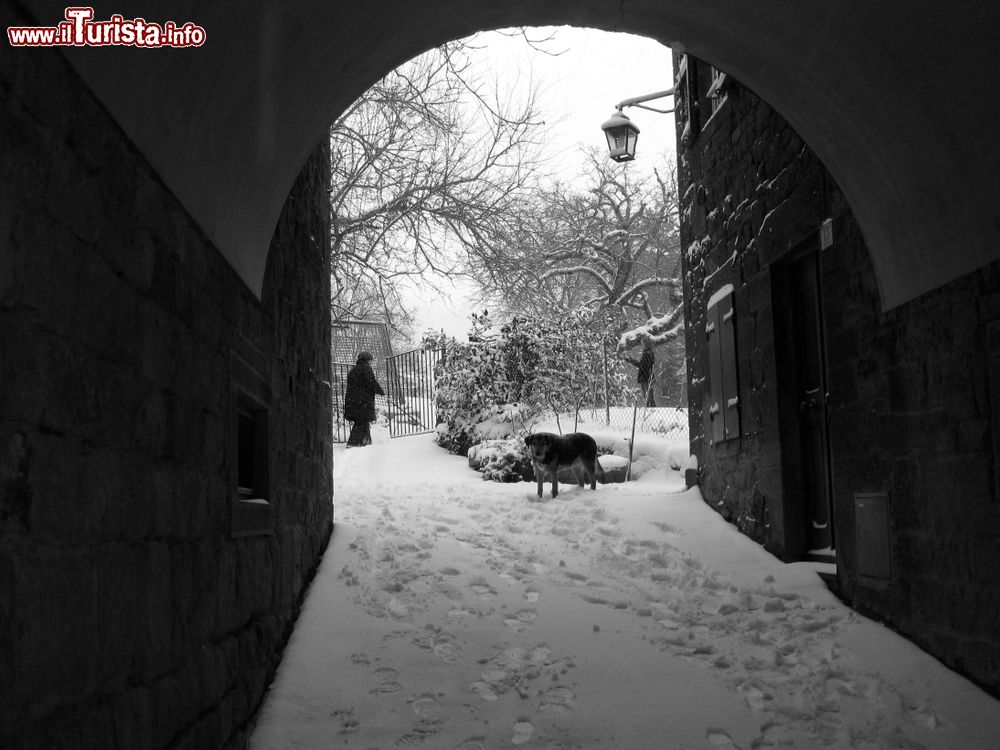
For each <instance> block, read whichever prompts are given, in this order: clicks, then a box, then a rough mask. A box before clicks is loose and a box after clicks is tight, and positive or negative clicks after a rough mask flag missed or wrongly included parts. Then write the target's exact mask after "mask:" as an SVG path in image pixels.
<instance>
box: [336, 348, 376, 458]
mask: <svg viewBox="0 0 1000 750" xmlns="http://www.w3.org/2000/svg"><path fill="white" fill-rule="evenodd" d="M371 361H372V355H371V354H370V353H369V352H361V353H360V354H358V361H357V363H356V364H355V365H354V367H352V368H351V370H350V372H348V373H347V390H346V391H345V392H344V419H346V420H347V421H349V422H351V434H350V435H349V436H348V437H347V446H348V447H349V448H350V447H355V446H360V445H371V442H372V432H371V423H372V422H374V421H375V394H378V395H379V396H384V395H385V392H384V391H383V390H382V386H380V385H379V384H378V381H377V380H376V379H375V372H374V371H373V370H372V365H371Z"/></svg>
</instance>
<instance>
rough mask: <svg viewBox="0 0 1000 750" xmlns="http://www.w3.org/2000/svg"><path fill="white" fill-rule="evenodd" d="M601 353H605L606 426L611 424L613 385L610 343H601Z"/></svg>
mask: <svg viewBox="0 0 1000 750" xmlns="http://www.w3.org/2000/svg"><path fill="white" fill-rule="evenodd" d="M601 353H602V354H603V355H604V426H605V427H608V426H610V424H611V387H610V385H609V383H608V345H607V343H606V342H605V343H603V344H602V345H601Z"/></svg>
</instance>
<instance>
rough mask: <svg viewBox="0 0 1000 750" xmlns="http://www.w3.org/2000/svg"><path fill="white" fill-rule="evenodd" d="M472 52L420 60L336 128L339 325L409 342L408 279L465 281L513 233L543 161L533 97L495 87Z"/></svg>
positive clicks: (450, 47)
mask: <svg viewBox="0 0 1000 750" xmlns="http://www.w3.org/2000/svg"><path fill="white" fill-rule="evenodd" d="M529 43H536V42H533V41H532V40H529ZM472 44H474V41H471V40H466V41H459V42H452V43H449V44H446V45H444V46H442V47H439V48H437V49H433V50H430V51H429V52H427V53H425V54H423V55H421V56H420V57H417V58H414V59H413V60H411V61H410V62H409V63H408V64H406V65H404V66H402V67H401V68H399V69H397V70H395V71H393V72H392V73H390V74H389V75H388V76H386V77H385V78H384V79H382V80H381V81H379V82H378V83H377V84H375V85H374V86H373V87H372V88H371V89H370V90H369V91H368V92H366V93H365V95H364V96H362V97H361V98H360V99H358V100H357V101H356V102H355V103H354V104H353V105H352V106H351V107H350V108H349V109H348V110H347V111H346V112H345V113H344V114H343V116H342V117H340V119H338V120H337V122H335V123H334V125H333V127H332V128H331V131H330V141H331V170H332V181H331V182H332V185H333V188H332V190H331V194H330V198H331V230H332V231H331V236H332V266H333V271H332V282H333V284H332V286H333V299H332V306H333V313H334V316H335V317H347V316H352V317H359V316H364V317H369V318H374V319H377V320H382V321H384V322H386V323H388V324H389V326H390V328H393V329H395V330H396V331H397V332H400V333H409V332H408V331H407V330H406V329H407V328H408V326H409V324H410V321H409V318H408V316H407V314H406V309H405V308H406V306H405V301H404V299H403V295H402V293H401V288H402V284H403V282H404V281H405V280H407V279H414V278H416V277H421V278H422V279H423V281H422V282H421V283H423V284H428V283H430V282H428V281H426V279H427V278H428V277H429V276H433V275H436V276H438V277H444V278H449V277H455V276H459V275H461V274H462V273H463V272H464V270H465V269H467V268H469V267H471V266H475V265H476V264H477V263H478V262H479V261H478V258H480V257H482V256H484V255H486V256H489V255H492V254H493V252H494V251H493V248H494V246H496V245H497V243H498V242H499V241H500V239H501V238H505V237H507V236H508V235H509V234H510V233H511V229H512V222H514V221H515V216H516V213H517V211H518V209H519V207H520V206H523V205H524V204H525V202H526V201H525V198H524V195H525V193H526V191H527V189H528V185H529V184H531V183H532V181H533V180H534V177H535V174H536V172H537V171H538V169H539V167H540V164H541V156H540V154H541V147H540V144H539V141H538V135H537V130H538V129H537V128H536V125H539V124H541V121H540V118H539V116H538V114H537V111H536V110H537V106H536V100H535V97H536V91H535V89H534V88H533V87H529V89H528V90H527V92H526V93H525V94H523V95H522V96H521V98H520V99H518V98H517V97H516V96H514V95H513V94H501V93H500V92H499V91H498V90H497V89H496V87H490V86H487V85H486V84H485V83H484V82H483V81H482V80H481V79H480V78H478V77H477V75H476V74H475V71H474V70H473V69H472V66H471V63H470V58H469V54H468V53H469V50H470V49H472V47H470V45H472Z"/></svg>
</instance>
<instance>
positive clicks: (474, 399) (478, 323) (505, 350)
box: [424, 312, 625, 481]
mask: <svg viewBox="0 0 1000 750" xmlns="http://www.w3.org/2000/svg"><path fill="white" fill-rule="evenodd" d="M472 322H473V327H472V331H471V333H470V334H469V341H468V343H460V342H458V341H456V340H455V339H454V338H448V337H444V336H442V335H439V336H433V335H429V336H425V340H424V343H425V346H434V347H438V348H443V349H444V350H445V356H444V358H443V359H442V362H441V364H440V365H439V366H438V373H437V383H436V385H437V407H438V414H439V415H440V417H441V419H442V423H441V424H440V425H439V426H438V434H437V437H436V442H437V443H438V444H439V445H441V446H442V447H443V448H445V449H447V450H448V451H450V452H452V453H456V454H459V455H468V451H469V449H470V448H471V447H472V446H474V445H477V444H479V443H480V442H482V441H483V440H485V439H502V438H507V437H510V436H513V435H519V436H520V435H523V434H525V433H526V432H527V431H528V429H529V427H530V425H531V424H533V423H534V421H536V420H537V419H538V418H539V416H540V415H541V414H543V413H549V414H553V413H554V414H559V413H566V412H571V413H572V412H575V411H577V410H578V409H579V408H580V407H581V406H582V405H583V403H584V401H585V400H586V399H587V398H588V397H592V396H593V394H594V392H595V389H597V388H599V389H600V390H601V392H602V393H601V395H602V396H603V395H604V390H605V378H604V369H603V362H602V359H603V355H604V352H603V347H602V341H603V335H602V334H601V333H600V332H595V326H594V322H593V321H592V320H591V319H590V318H589V317H588V316H587V315H586V314H570V315H567V316H565V318H564V319H562V320H560V321H559V322H558V323H556V322H553V321H549V320H543V319H541V318H536V317H518V318H513V319H512V320H511V321H510V322H509V323H503V324H500V325H496V324H494V321H493V320H492V319H491V318H490V317H489V314H488V313H485V312H484V313H483V314H481V315H475V316H473V319H472ZM611 387H612V388H613V389H614V390H615V392H616V393H615V394H614V395H618V394H617V391H618V390H620V389H623V388H624V387H625V383H624V382H623V379H621V378H617V379H612V380H611ZM560 428H561V426H560ZM512 461H513V459H510V460H504V461H502V462H501V464H498V465H497V466H495V467H490V472H489V474H490V476H491V477H508V476H512V475H513V472H514V470H513V469H512V468H511V467H512V465H513V464H512ZM484 473H485V472H484ZM499 481H510V480H508V479H506V478H505V479H500V480H499Z"/></svg>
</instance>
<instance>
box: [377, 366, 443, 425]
mask: <svg viewBox="0 0 1000 750" xmlns="http://www.w3.org/2000/svg"><path fill="white" fill-rule="evenodd" d="M443 355H444V350H443V349H414V350H413V351H409V352H403V353H402V354H396V355H394V356H392V357H388V358H387V359H386V360H385V369H386V379H387V386H388V387H387V388H386V389H385V393H386V397H387V400H388V402H389V436H390V437H402V436H403V435H419V434H420V433H423V432H433V431H434V428H435V427H437V408H436V407H435V404H434V396H435V391H434V369H435V367H436V366H437V364H438V363H439V362H440V361H441V359H442V357H443Z"/></svg>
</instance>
